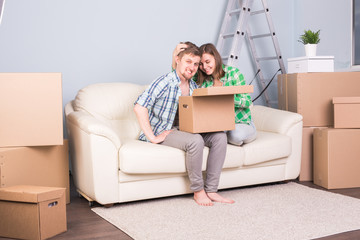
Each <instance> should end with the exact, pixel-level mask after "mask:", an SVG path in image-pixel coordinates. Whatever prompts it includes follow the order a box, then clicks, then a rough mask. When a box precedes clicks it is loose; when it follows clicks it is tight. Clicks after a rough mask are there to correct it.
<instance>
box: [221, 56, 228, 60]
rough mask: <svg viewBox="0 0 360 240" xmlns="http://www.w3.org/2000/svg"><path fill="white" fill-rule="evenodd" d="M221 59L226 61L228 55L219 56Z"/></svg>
mask: <svg viewBox="0 0 360 240" xmlns="http://www.w3.org/2000/svg"><path fill="white" fill-rule="evenodd" d="M221 59H222V60H224V61H226V60H228V59H229V56H221Z"/></svg>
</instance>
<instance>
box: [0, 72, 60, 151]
mask: <svg viewBox="0 0 360 240" xmlns="http://www.w3.org/2000/svg"><path fill="white" fill-rule="evenodd" d="M0 116H1V117H0V147H20V146H43V145H61V144H62V141H63V110H62V88H61V73H0Z"/></svg>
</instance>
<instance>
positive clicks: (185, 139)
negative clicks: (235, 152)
mask: <svg viewBox="0 0 360 240" xmlns="http://www.w3.org/2000/svg"><path fill="white" fill-rule="evenodd" d="M160 144H162V145H166V146H170V147H174V148H178V149H181V150H183V151H185V164H186V170H187V172H188V176H189V179H190V189H191V190H192V191H193V192H198V191H200V190H202V189H204V190H205V191H206V192H217V190H218V185H219V180H220V174H221V169H222V167H223V165H224V161H225V156H226V146H227V137H226V133H225V132H214V133H202V134H194V133H188V132H182V131H179V130H177V129H174V131H172V132H171V133H170V134H169V135H167V136H166V138H165V140H164V141H163V142H162V143H160ZM204 146H207V147H209V155H208V158H207V167H206V179H205V180H204V179H203V174H202V171H201V167H202V162H203V151H204Z"/></svg>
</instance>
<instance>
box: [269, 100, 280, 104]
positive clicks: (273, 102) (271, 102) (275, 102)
mask: <svg viewBox="0 0 360 240" xmlns="http://www.w3.org/2000/svg"><path fill="white" fill-rule="evenodd" d="M269 103H270V104H277V103H278V101H276V100H270V101H269Z"/></svg>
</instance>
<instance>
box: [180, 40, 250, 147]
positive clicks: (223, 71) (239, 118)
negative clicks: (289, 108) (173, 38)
mask: <svg viewBox="0 0 360 240" xmlns="http://www.w3.org/2000/svg"><path fill="white" fill-rule="evenodd" d="M184 47H186V44H183V43H180V44H178V45H177V46H176V48H175V50H174V53H173V55H177V54H178V53H179V52H180V51H181V50H182V49H183V48H184ZM200 51H201V62H200V67H199V70H198V74H197V75H196V76H195V77H194V80H195V81H196V83H197V84H198V85H199V86H200V87H212V86H216V87H217V86H239V85H245V79H244V76H243V74H242V73H240V71H239V69H237V68H235V67H231V66H226V65H224V64H223V63H222V60H221V56H220V53H219V52H218V51H217V50H216V47H215V46H214V45H213V44H211V43H207V44H204V45H202V46H201V47H200ZM173 67H174V66H173ZM234 103H235V129H234V130H231V131H227V137H228V142H229V143H230V144H233V145H237V146H240V145H242V144H244V143H249V142H251V141H253V140H255V138H256V128H255V125H254V123H253V121H252V119H251V110H250V106H251V105H252V101H251V97H250V95H249V94H247V93H243V94H235V95H234Z"/></svg>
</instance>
